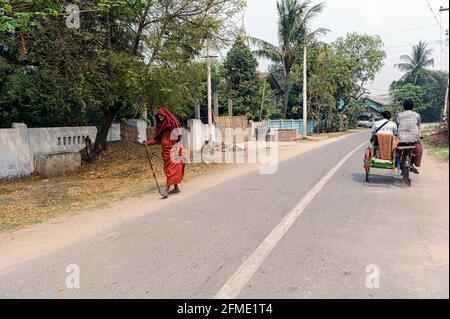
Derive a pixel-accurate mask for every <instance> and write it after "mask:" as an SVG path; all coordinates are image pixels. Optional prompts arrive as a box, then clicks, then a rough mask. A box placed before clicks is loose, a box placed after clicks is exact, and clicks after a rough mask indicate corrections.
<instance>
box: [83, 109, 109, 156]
mask: <svg viewBox="0 0 450 319" xmlns="http://www.w3.org/2000/svg"><path fill="white" fill-rule="evenodd" d="M103 115H104V117H103V120H102V122H101V123H100V126H99V128H98V131H97V137H96V138H95V144H94V151H93V152H92V155H91V157H90V158H89V162H93V161H95V160H96V159H97V157H98V156H99V155H100V154H101V153H102V152H103V151H104V150H105V149H106V142H107V139H108V133H109V129H110V128H111V125H112V123H113V121H114V117H115V113H114V111H113V110H112V109H110V108H108V109H107V110H106V111H105V112H103Z"/></svg>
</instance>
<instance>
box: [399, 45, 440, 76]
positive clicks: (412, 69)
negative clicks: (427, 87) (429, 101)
mask: <svg viewBox="0 0 450 319" xmlns="http://www.w3.org/2000/svg"><path fill="white" fill-rule="evenodd" d="M428 45H429V44H428V43H425V42H423V41H420V42H419V44H417V45H415V46H413V49H412V54H411V56H409V55H403V56H401V57H400V59H401V60H402V61H403V63H399V64H396V65H395V66H396V67H397V68H398V69H399V70H400V71H402V72H405V75H404V76H403V80H405V81H407V82H412V83H413V84H420V83H423V82H424V81H426V80H428V79H429V78H430V76H429V73H428V70H427V68H428V67H432V66H434V59H433V58H432V57H431V55H432V54H433V50H432V49H428Z"/></svg>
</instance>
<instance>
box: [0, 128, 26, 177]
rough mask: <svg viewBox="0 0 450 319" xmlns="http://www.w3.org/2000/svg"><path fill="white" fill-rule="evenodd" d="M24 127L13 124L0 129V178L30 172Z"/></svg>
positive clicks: (23, 174)
mask: <svg viewBox="0 0 450 319" xmlns="http://www.w3.org/2000/svg"><path fill="white" fill-rule="evenodd" d="M26 134H27V133H26V126H25V129H24V128H23V127H21V126H20V125H15V127H14V128H12V129H0V178H13V177H20V176H26V175H29V174H31V172H32V171H31V165H30V162H31V161H30V153H29V148H28V140H27V135H26Z"/></svg>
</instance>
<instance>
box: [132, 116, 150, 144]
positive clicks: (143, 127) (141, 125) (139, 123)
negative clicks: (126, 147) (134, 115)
mask: <svg viewBox="0 0 450 319" xmlns="http://www.w3.org/2000/svg"><path fill="white" fill-rule="evenodd" d="M128 125H130V126H134V127H136V128H137V130H138V134H139V135H138V141H139V143H142V142H145V141H146V140H147V122H145V121H143V120H129V121H128Z"/></svg>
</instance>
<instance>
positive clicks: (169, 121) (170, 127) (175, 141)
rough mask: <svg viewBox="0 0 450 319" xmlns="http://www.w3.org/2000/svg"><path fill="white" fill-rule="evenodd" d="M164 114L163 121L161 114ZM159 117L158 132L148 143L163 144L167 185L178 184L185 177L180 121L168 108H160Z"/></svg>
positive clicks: (157, 116)
mask: <svg viewBox="0 0 450 319" xmlns="http://www.w3.org/2000/svg"><path fill="white" fill-rule="evenodd" d="M161 115H162V116H164V117H165V119H166V120H165V121H163V122H161V121H160V120H159V116H161ZM156 118H157V132H156V135H155V137H154V138H153V140H151V141H149V142H148V145H157V144H160V145H161V146H162V154H161V155H162V158H163V160H164V174H165V175H166V177H167V186H169V187H170V186H173V185H178V184H180V183H181V182H182V181H183V177H184V168H185V164H184V158H183V155H184V154H183V140H182V130H181V125H180V122H179V121H178V120H177V118H176V117H175V116H174V115H173V114H172V113H171V112H170V111H168V110H167V109H164V108H162V109H160V110H159V111H158V114H157V115H156Z"/></svg>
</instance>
